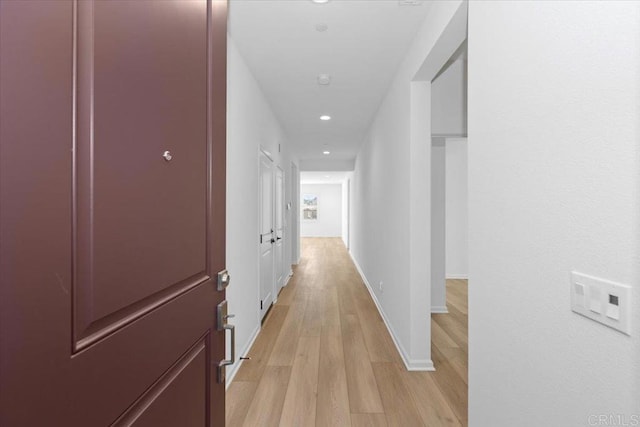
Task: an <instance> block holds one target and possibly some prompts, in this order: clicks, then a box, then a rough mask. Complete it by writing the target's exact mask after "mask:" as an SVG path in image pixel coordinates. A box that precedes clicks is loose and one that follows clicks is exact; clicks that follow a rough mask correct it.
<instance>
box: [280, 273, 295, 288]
mask: <svg viewBox="0 0 640 427" xmlns="http://www.w3.org/2000/svg"><path fill="white" fill-rule="evenodd" d="M292 276H293V270H289V274H288V275H287V279H286V280H285V281H284V285H282V288H284V287H285V286H287V285H288V284H289V280H291V277H292Z"/></svg>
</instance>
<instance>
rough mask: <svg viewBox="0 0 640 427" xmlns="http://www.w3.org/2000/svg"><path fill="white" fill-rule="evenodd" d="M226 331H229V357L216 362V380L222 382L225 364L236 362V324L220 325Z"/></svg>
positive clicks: (224, 378)
mask: <svg viewBox="0 0 640 427" xmlns="http://www.w3.org/2000/svg"><path fill="white" fill-rule="evenodd" d="M222 329H223V330H224V331H225V332H226V331H231V359H224V360H221V361H220V363H218V382H219V383H224V382H225V380H226V374H227V366H229V365H233V364H234V363H236V325H230V324H226V325H224V326H223V327H222Z"/></svg>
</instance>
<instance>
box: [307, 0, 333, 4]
mask: <svg viewBox="0 0 640 427" xmlns="http://www.w3.org/2000/svg"><path fill="white" fill-rule="evenodd" d="M311 1H312V2H314V3H316V4H324V3H329V0H311Z"/></svg>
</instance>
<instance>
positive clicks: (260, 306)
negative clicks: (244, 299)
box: [260, 300, 262, 310]
mask: <svg viewBox="0 0 640 427" xmlns="http://www.w3.org/2000/svg"><path fill="white" fill-rule="evenodd" d="M260 310H262V300H260Z"/></svg>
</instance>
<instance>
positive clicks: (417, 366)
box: [349, 251, 435, 371]
mask: <svg viewBox="0 0 640 427" xmlns="http://www.w3.org/2000/svg"><path fill="white" fill-rule="evenodd" d="M349 256H351V260H352V261H353V264H354V265H355V266H356V269H357V270H358V273H360V277H361V278H362V281H363V282H364V284H365V286H366V287H367V290H368V291H369V295H371V299H373V302H374V303H375V305H376V308H377V309H378V313H380V316H381V317H382V320H383V321H384V324H385V326H386V327H387V330H388V331H389V334H390V335H391V339H392V340H393V343H394V344H395V346H396V348H397V349H398V353H400V357H402V361H403V362H404V366H405V367H406V368H407V371H435V368H434V366H433V361H432V360H431V359H411V358H410V357H409V353H407V351H406V350H405V349H404V347H403V345H402V344H401V343H400V341H399V340H398V338H397V334H396V332H395V331H394V329H393V327H392V326H391V323H389V319H387V316H386V314H385V312H384V310H383V309H382V306H381V305H380V302H379V301H378V297H377V296H376V294H375V292H373V289H372V288H371V284H370V283H369V281H368V280H367V276H365V275H364V272H363V271H362V269H361V268H360V264H358V261H356V259H355V258H354V257H353V254H352V253H351V251H349Z"/></svg>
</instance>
